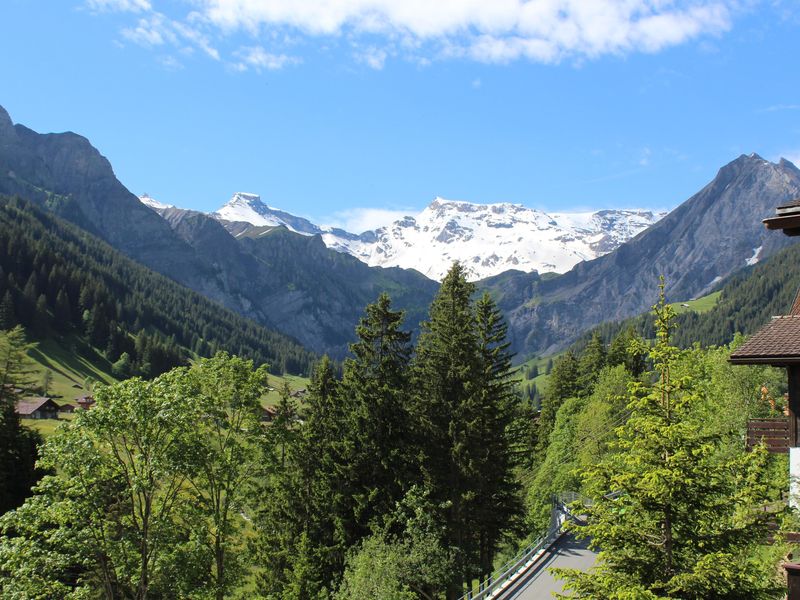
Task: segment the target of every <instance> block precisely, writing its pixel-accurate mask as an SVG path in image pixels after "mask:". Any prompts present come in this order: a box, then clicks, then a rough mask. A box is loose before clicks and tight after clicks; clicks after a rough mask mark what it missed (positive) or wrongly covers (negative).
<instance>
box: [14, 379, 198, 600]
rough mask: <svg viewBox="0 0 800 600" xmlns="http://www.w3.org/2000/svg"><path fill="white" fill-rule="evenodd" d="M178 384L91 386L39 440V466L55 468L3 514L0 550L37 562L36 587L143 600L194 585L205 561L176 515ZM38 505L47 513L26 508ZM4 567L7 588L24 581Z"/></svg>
mask: <svg viewBox="0 0 800 600" xmlns="http://www.w3.org/2000/svg"><path fill="white" fill-rule="evenodd" d="M180 384H181V382H180V381H179V380H176V379H174V378H170V377H164V378H161V379H158V380H155V381H152V382H144V381H141V380H139V379H130V380H128V381H126V382H124V383H120V384H117V385H114V386H109V387H102V388H99V389H98V390H96V392H95V396H96V399H97V405H96V406H95V407H94V408H93V409H92V410H89V411H79V412H78V413H77V414H76V417H75V419H74V421H72V423H71V424H69V425H68V426H66V427H65V428H64V429H62V431H60V432H59V433H58V434H57V435H55V436H53V437H51V438H50V439H48V441H47V443H46V444H45V447H44V450H43V456H42V463H43V464H44V465H45V466H47V467H49V468H51V469H53V470H55V469H58V471H57V474H56V475H52V476H48V477H45V478H44V479H43V480H42V482H40V484H39V485H37V487H36V489H35V491H36V495H34V496H33V497H32V498H31V499H30V500H29V502H27V503H26V504H25V505H24V506H23V507H22V508H20V509H19V510H18V511H15V512H12V513H9V515H8V519H6V520H4V523H3V529H4V533H5V534H6V536H7V537H6V538H4V539H3V541H2V543H1V544H0V546H2V550H0V556H5V557H6V558H9V557H11V558H12V559H14V560H20V557H19V556H17V555H15V554H14V552H13V551H9V548H12V549H16V550H17V551H25V550H27V551H29V552H31V554H27V555H25V556H24V560H28V561H31V562H32V563H33V564H37V563H38V564H39V565H40V568H41V571H42V573H40V575H39V577H38V578H37V580H38V581H39V582H40V584H41V585H40V587H41V589H48V588H50V587H54V589H55V588H58V587H60V586H64V587H66V588H68V589H70V590H71V591H70V594H73V595H74V597H81V598H83V597H90V596H91V595H92V594H95V593H97V592H102V594H103V595H104V596H105V597H106V598H132V599H134V600H145V599H146V598H149V597H159V596H161V597H163V596H169V597H180V596H183V595H186V594H189V593H191V592H192V591H195V590H197V589H203V588H204V587H205V582H204V581H203V578H202V574H203V573H207V572H208V567H207V566H206V565H204V564H202V560H201V559H202V558H203V557H196V556H194V555H193V553H192V552H191V545H187V542H188V537H187V535H186V531H185V530H184V528H182V527H181V526H180V522H179V520H178V518H177V517H178V512H179V510H180V507H181V503H182V502H183V501H185V500H186V496H185V495H184V492H185V489H186V488H185V486H186V485H187V479H186V476H185V474H184V472H183V470H182V469H181V465H182V462H183V461H184V456H185V453H186V445H185V444H184V443H183V442H184V441H185V439H186V438H185V435H186V433H188V432H190V431H191V430H192V428H193V427H194V426H195V425H196V422H195V420H193V419H192V418H191V406H190V403H189V400H188V398H189V396H188V394H187V393H186V391H187V390H186V388H185V386H182V385H180ZM67 457H69V458H67ZM37 506H38V507H41V506H48V507H52V510H50V509H48V510H47V511H44V512H43V513H41V514H37V513H36V512H32V510H33V507H37ZM51 528H54V529H55V530H56V531H57V532H58V535H55V533H52V534H51V532H50V531H49V529H51ZM36 541H38V544H36V543H34V542H36ZM51 559H52V562H53V563H54V569H53V570H52V575H51V573H50V569H49V568H47V566H48V565H49V563H50V562H51ZM13 565H14V562H11V568H9V563H8V562H6V563H5V564H4V565H3V564H0V570H2V571H3V573H4V575H5V576H6V582H5V583H4V584H3V585H6V586H8V587H7V588H6V589H9V590H11V589H18V588H21V587H23V586H25V585H29V584H27V583H24V582H21V581H20V578H21V577H24V576H25V573H26V571H25V570H17V569H15V568H13ZM0 591H5V590H2V589H0ZM82 594H84V595H82ZM34 597H46V595H45V594H44V593H42V594H41V595H34Z"/></svg>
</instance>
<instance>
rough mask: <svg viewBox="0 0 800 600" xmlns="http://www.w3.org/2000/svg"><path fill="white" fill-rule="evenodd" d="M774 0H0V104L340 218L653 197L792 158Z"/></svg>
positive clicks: (797, 35) (789, 60) (141, 177)
mask: <svg viewBox="0 0 800 600" xmlns="http://www.w3.org/2000/svg"><path fill="white" fill-rule="evenodd" d="M799 62H800V9H798V8H797V6H796V3H795V2H794V1H789V0H775V1H769V0H765V1H761V2H759V1H757V0H624V1H623V0H530V1H528V0H491V1H487V0H437V1H433V2H432V1H431V0H403V1H402V2H400V1H399V0H326V1H323V0H57V1H45V0H3V1H2V3H0V73H1V74H2V84H0V104H1V105H3V106H4V107H5V108H6V109H7V110H8V111H9V112H10V114H11V116H12V118H13V119H14V121H15V122H19V123H23V124H25V125H27V126H29V127H31V128H33V129H35V130H37V131H42V132H49V131H65V130H72V131H76V132H78V133H81V134H83V135H85V136H86V137H88V138H89V139H90V140H91V141H92V143H93V144H94V145H95V146H96V147H97V148H99V150H100V151H101V152H102V153H103V154H104V155H105V156H107V157H108V158H109V160H110V161H111V163H112V165H113V166H114V169H115V172H116V174H117V176H118V177H119V178H120V180H121V181H122V182H123V183H124V184H125V185H127V186H128V188H129V189H131V191H133V192H135V193H137V194H139V193H143V192H147V193H149V194H150V195H151V196H153V197H154V198H157V199H159V200H161V201H163V202H168V203H172V204H177V205H179V206H184V207H190V208H196V209H199V210H207V211H208V210H213V209H215V208H217V207H218V206H220V205H221V204H223V203H224V202H225V201H226V200H227V199H228V198H229V197H230V196H231V195H232V193H233V192H235V191H249V192H256V193H259V194H261V196H262V198H263V199H264V200H265V201H266V202H267V203H269V204H270V205H272V206H277V207H280V208H283V209H285V210H288V211H290V212H293V213H295V214H300V215H303V216H307V217H310V218H312V219H313V220H315V221H316V222H323V223H330V222H336V223H337V224H341V225H345V226H348V227H350V228H352V229H360V228H362V227H365V226H367V225H374V224H375V218H376V217H377V218H378V219H380V218H384V219H385V218H386V216H387V215H393V214H394V213H395V212H396V211H400V212H405V213H413V212H416V211H418V210H420V209H422V208H423V207H424V206H425V205H426V204H427V203H428V202H430V200H431V199H432V198H433V197H434V196H437V195H438V196H443V197H445V198H451V199H461V200H469V201H474V202H485V203H489V202H515V203H521V204H525V205H527V206H532V207H536V208H542V209H545V210H550V211H558V210H579V209H587V208H605V207H647V208H670V207H673V206H675V205H677V204H678V203H680V202H681V201H683V200H685V199H686V198H688V197H689V196H690V195H691V194H692V193H694V192H696V191H697V190H699V189H700V187H702V186H703V185H704V184H705V183H706V182H708V181H709V180H710V179H711V178H712V177H713V176H714V174H715V173H716V171H717V169H718V168H719V167H720V166H722V165H723V164H725V163H727V162H728V161H730V160H732V159H734V158H736V156H738V155H739V154H742V153H750V152H757V153H759V154H761V155H762V156H764V157H765V158H768V159H770V160H776V159H777V158H779V157H781V156H785V157H787V158H789V159H790V160H795V161H797V162H800V69H799V68H798V64H799Z"/></svg>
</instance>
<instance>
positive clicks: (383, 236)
mask: <svg viewBox="0 0 800 600" xmlns="http://www.w3.org/2000/svg"><path fill="white" fill-rule="evenodd" d="M142 202H144V203H146V204H148V205H151V204H152V199H151V198H149V197H146V196H145V197H142ZM159 204H160V203H159ZM156 209H157V210H161V209H159V208H157V207H156ZM665 214H666V213H665V212H657V211H651V210H639V209H607V210H600V211H593V212H575V213H569V212H564V213H552V214H548V213H545V212H543V211H540V210H536V209H532V208H528V207H525V206H523V205H521V204H510V203H498V204H475V203H472V202H464V201H455V200H446V199H444V198H439V197H437V198H435V199H434V200H433V201H432V202H431V203H430V204H429V205H428V206H427V207H426V208H425V209H424V210H422V211H421V212H420V213H419V214H418V215H416V216H406V217H404V218H403V219H398V220H396V221H394V222H393V223H391V224H390V225H387V226H385V227H380V228H378V229H375V230H371V231H365V232H362V233H360V234H354V233H351V232H348V231H345V230H343V229H339V228H333V227H325V226H319V225H316V224H314V223H312V222H311V221H309V220H308V219H304V218H302V217H297V216H295V215H292V214H290V213H288V212H286V211H283V210H280V209H277V208H273V207H271V206H268V205H266V204H265V203H263V202H262V201H261V198H260V196H258V195H257V194H252V193H244V192H237V193H235V194H234V195H233V197H232V198H231V199H230V200H229V201H228V202H227V203H226V204H225V205H224V206H222V207H221V208H220V209H219V210H217V211H216V212H214V213H211V216H213V217H214V218H216V219H219V220H220V222H221V223H223V224H224V225H225V228H226V229H228V231H230V232H231V233H232V234H233V235H235V236H239V235H241V234H243V233H244V232H246V231H247V232H252V228H259V230H260V231H261V232H264V231H267V230H268V229H269V228H272V227H280V226H282V227H286V228H287V229H288V230H289V231H293V232H295V233H299V234H302V235H319V236H321V237H322V240H323V242H325V245H326V246H327V247H328V248H332V249H333V250H336V251H338V252H344V253H347V254H350V255H352V256H355V257H356V258H358V259H359V260H361V261H362V262H364V263H366V264H368V265H370V266H379V267H401V268H404V269H415V270H416V271H419V272H420V273H422V274H424V275H426V276H427V277H430V278H431V279H436V280H441V278H442V277H443V276H444V274H445V273H446V272H447V270H448V269H449V268H450V265H451V264H452V263H453V261H456V260H457V261H459V262H461V263H462V264H464V265H465V266H466V267H467V269H468V271H469V272H470V273H471V275H472V279H476V280H477V279H483V278H485V277H490V276H492V275H497V274H499V273H502V272H503V271H507V270H508V269H519V270H521V271H527V272H530V271H538V272H540V273H543V272H557V273H563V272H566V271H568V270H569V269H570V268H572V267H573V266H574V265H575V264H577V263H578V262H581V261H584V260H591V259H593V258H597V257H598V256H602V255H603V254H606V253H608V252H610V251H611V250H613V249H614V248H616V247H618V246H619V245H620V244H622V243H623V242H625V241H627V240H628V239H631V238H632V237H634V236H636V235H637V234H638V233H640V232H641V231H643V230H644V229H646V228H647V227H649V226H650V225H652V224H653V223H655V222H656V221H658V220H659V219H660V218H662V217H663V216H664V215H665Z"/></svg>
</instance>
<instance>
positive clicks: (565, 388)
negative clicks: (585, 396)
mask: <svg viewBox="0 0 800 600" xmlns="http://www.w3.org/2000/svg"><path fill="white" fill-rule="evenodd" d="M579 377H580V369H579V365H578V359H577V358H576V356H575V353H574V352H572V350H567V352H566V353H564V354H563V355H562V356H560V357H559V358H558V359H557V360H556V361H554V363H553V370H552V372H551V373H550V379H549V380H548V382H547V390H546V392H545V394H544V395H543V398H542V410H541V412H540V413H539V421H538V426H537V433H536V437H537V440H538V442H537V454H539V455H543V453H544V450H545V448H546V446H547V440H548V438H549V436H550V432H551V431H553V426H554V425H555V422H556V413H557V412H558V409H559V408H561V405H562V404H563V403H564V400H566V399H567V398H572V397H574V396H577V395H578V393H579V391H580V386H579V383H578V380H579Z"/></svg>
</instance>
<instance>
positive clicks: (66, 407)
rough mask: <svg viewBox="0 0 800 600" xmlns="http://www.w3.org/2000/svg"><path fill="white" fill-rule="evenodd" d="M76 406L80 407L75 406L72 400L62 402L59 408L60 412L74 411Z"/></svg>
mask: <svg viewBox="0 0 800 600" xmlns="http://www.w3.org/2000/svg"><path fill="white" fill-rule="evenodd" d="M76 408H78V407H77V406H75V405H74V404H72V403H70V402H65V403H64V404H62V405H61V406H59V407H58V410H59V411H60V412H67V411H73V410H75V409H76Z"/></svg>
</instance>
